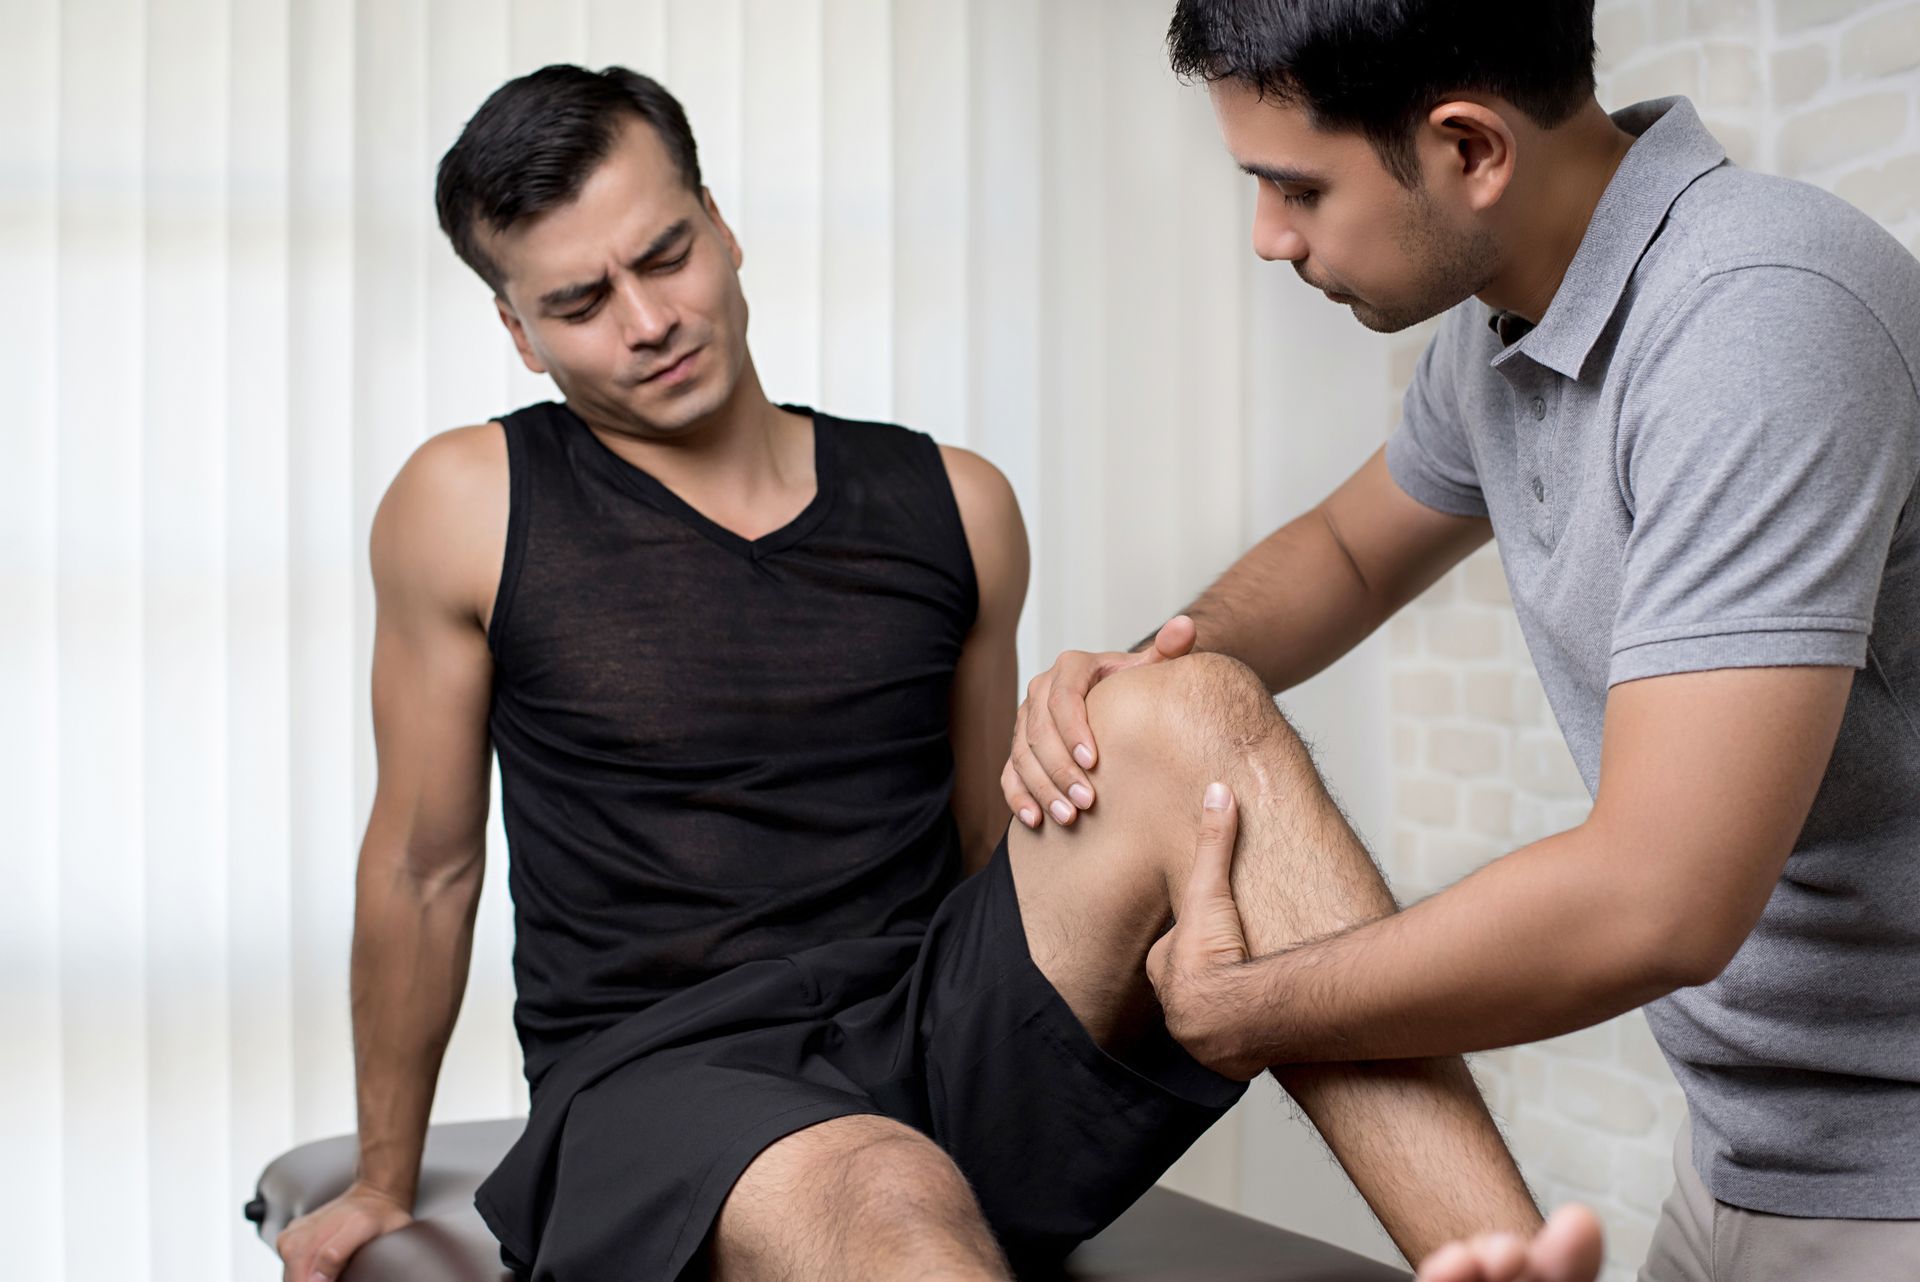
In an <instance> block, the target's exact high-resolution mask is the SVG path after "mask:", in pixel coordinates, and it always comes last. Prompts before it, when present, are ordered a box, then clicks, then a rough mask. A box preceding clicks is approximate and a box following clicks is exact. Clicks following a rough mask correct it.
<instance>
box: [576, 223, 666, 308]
mask: <svg viewBox="0 0 1920 1282" xmlns="http://www.w3.org/2000/svg"><path fill="white" fill-rule="evenodd" d="M692 226H693V224H692V223H691V222H690V221H689V220H687V219H685V218H682V219H681V220H680V221H679V222H676V223H674V224H673V225H672V226H671V227H669V228H667V229H666V230H665V231H663V232H661V233H660V234H659V235H658V236H655V237H654V238H653V243H652V244H650V245H648V246H647V247H646V248H645V249H643V250H641V251H640V256H639V257H638V258H636V259H634V260H633V262H632V263H630V264H629V266H631V267H632V268H633V269H634V270H635V271H643V270H645V269H646V267H647V266H648V265H649V264H651V263H652V262H653V260H654V259H656V258H658V257H660V255H662V254H664V253H666V252H667V251H668V250H669V249H672V248H673V246H674V244H675V243H676V242H678V241H679V240H680V238H681V237H683V236H685V235H686V234H687V231H688V229H689V228H691V227H692ZM611 284H612V282H611V281H609V280H608V279H607V277H606V274H605V273H604V272H603V273H601V275H600V276H598V277H597V278H595V279H593V280H588V281H581V282H580V283H579V284H577V285H563V286H561V287H560V288H559V289H554V290H549V291H547V292H546V293H544V294H542V295H540V306H541V307H542V308H544V309H545V310H547V311H550V312H552V311H560V310H563V309H565V308H567V307H571V306H572V305H573V304H575V303H584V302H585V301H586V300H587V299H589V298H592V297H595V296H596V295H599V294H602V293H604V292H606V290H607V288H608V287H609V286H610V285H611Z"/></svg>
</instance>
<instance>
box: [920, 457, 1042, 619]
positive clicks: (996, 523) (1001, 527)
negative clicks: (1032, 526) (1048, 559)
mask: <svg viewBox="0 0 1920 1282" xmlns="http://www.w3.org/2000/svg"><path fill="white" fill-rule="evenodd" d="M940 457H941V461H942V462H944V463H945V464H946V468H947V480H948V483H949V484H951V485H952V486H953V497H954V501H955V502H956V503H957V504H958V505H959V508H960V523H961V524H962V525H963V526H965V527H966V531H967V548H968V550H969V551H971V552H972V553H973V573H974V577H975V578H976V579H977V580H979V584H980V608H981V612H982V614H983V615H985V614H989V613H999V612H1001V611H1004V610H1006V609H1011V610H1012V612H1013V613H1014V615H1015V616H1017V615H1018V614H1019V609H1020V604H1021V602H1023V601H1024V600H1025V599H1026V595H1027V529H1026V526H1025V524H1024V523H1023V522H1022V521H1021V519H1020V500H1019V499H1017V498H1016V497H1014V493H1013V486H1012V485H1010V484H1008V482H1007V478H1006V477H1005V476H1003V475H1001V473H1000V469H999V468H997V467H995V466H994V465H993V464H991V463H989V462H987V460H985V459H983V458H981V457H980V456H979V455H978V454H975V453H974V452H973V451H971V450H963V449H961V448H960V447H959V446H957V445H942V446H941V447H940Z"/></svg>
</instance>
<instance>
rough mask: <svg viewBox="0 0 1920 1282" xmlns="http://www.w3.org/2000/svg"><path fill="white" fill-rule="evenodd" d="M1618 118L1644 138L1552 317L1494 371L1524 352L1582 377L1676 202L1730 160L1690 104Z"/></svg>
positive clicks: (1613, 188) (1652, 105)
mask: <svg viewBox="0 0 1920 1282" xmlns="http://www.w3.org/2000/svg"><path fill="white" fill-rule="evenodd" d="M1613 120H1614V123H1615V124H1617V125H1619V126H1620V127H1621V128H1622V129H1624V130H1626V131H1627V132H1628V133H1631V134H1637V135H1638V136H1639V137H1638V139H1637V141H1635V142H1634V144H1633V146H1632V147H1630V148H1628V150H1627V154H1626V156H1625V158H1624V159H1622V160H1621V162H1620V168H1619V169H1618V170H1616V171H1615V172H1614V175H1613V180H1612V181H1611V182H1609V183H1608V184H1607V189H1606V191H1605V192H1603V193H1602V194H1601V196H1600V203H1599V204H1598V205H1596V206H1595V207H1594V211H1593V220H1592V221H1591V222H1589V223H1588V224H1587V233H1586V235H1585V236H1583V237H1581V239H1580V248H1579V250H1578V252H1576V253H1575V254H1574V256H1573V261H1572V262H1571V263H1569V264H1568V265H1567V274H1566V276H1565V277H1564V278H1563V279H1562V280H1561V282H1560V288H1559V289H1558V290H1556V291H1555V292H1554V295H1553V301H1552V302H1551V303H1549V304H1548V305H1547V314H1546V315H1545V316H1542V317H1541V318H1540V323H1539V324H1538V325H1535V326H1534V327H1533V328H1532V329H1531V330H1529V331H1527V332H1526V333H1525V334H1524V335H1522V336H1521V337H1520V338H1518V339H1517V340H1515V341H1514V342H1513V343H1511V344H1510V345H1508V346H1507V348H1506V349H1505V350H1504V351H1502V352H1501V353H1500V354H1499V355H1498V356H1496V357H1495V358H1494V361H1493V363H1494V365H1495V366H1496V367H1497V366H1500V365H1504V364H1505V363H1506V362H1507V361H1509V360H1511V359H1512V358H1513V356H1514V355H1515V353H1519V354H1521V355H1524V356H1526V357H1527V358H1528V359H1529V360H1532V361H1533V362H1535V363H1536V364H1539V365H1543V366H1545V367H1546V368H1548V369H1550V370H1553V371H1554V372H1555V373H1557V374H1560V375H1562V376H1563V377H1566V378H1572V379H1578V378H1579V377H1580V371H1581V369H1582V367H1584V366H1585V365H1586V363H1587V356H1588V354H1589V353H1591V352H1592V351H1593V345H1594V343H1595V342H1597V341H1598V340H1599V338H1600V333H1601V331H1602V330H1604V329H1605V328H1606V327H1607V322H1608V321H1609V320H1611V319H1612V318H1613V313H1614V310H1615V309H1616V308H1617V307H1618V306H1619V304H1620V295H1621V294H1622V293H1624V292H1625V290H1626V288H1627V281H1628V280H1629V279H1630V278H1631V277H1632V276H1633V269H1634V268H1635V267H1637V266H1639V263H1640V258H1641V256H1642V255H1643V254H1645V253H1646V251H1647V247H1648V246H1649V245H1651V244H1652V243H1653V240H1654V237H1655V236H1656V235H1658V234H1659V231H1660V226H1661V224H1662V223H1663V222H1665V221H1666V217H1667V211H1668V210H1669V209H1671V208H1672V207H1673V202H1674V201H1675V200H1677V199H1679V197H1680V193H1681V192H1683V191H1685V190H1686V189H1687V188H1688V187H1689V186H1690V185H1691V184H1692V183H1693V181H1694V180H1695V179H1696V178H1698V177H1700V175H1701V174H1704V173H1706V172H1707V171H1708V170H1710V169H1712V168H1714V167H1715V166H1716V165H1718V164H1720V163H1721V162H1722V161H1724V160H1725V159H1726V158H1727V153H1726V150H1725V149H1724V148H1722V147H1721V145H1720V143H1719V142H1718V140H1716V139H1715V138H1714V136H1713V135H1712V134H1711V133H1709V132H1707V127H1706V126H1705V125H1703V124H1701V123H1700V117H1699V115H1698V113H1696V112H1695V111H1694V109H1693V104H1692V103H1690V102H1688V101H1687V100H1686V99H1685V98H1656V99H1654V100H1653V101H1651V102H1642V103H1637V104H1635V105H1634V106H1631V107H1627V108H1625V109H1624V110H1621V111H1616V112H1614V113H1613ZM1507 316H1508V314H1507V313H1505V312H1493V313H1491V314H1490V316H1489V318H1488V321H1489V324H1490V325H1492V327H1493V329H1494V332H1495V333H1496V334H1498V333H1500V332H1501V328H1500V323H1501V321H1502V320H1503V318H1507ZM1511 319H1512V320H1518V318H1517V317H1514V318H1511Z"/></svg>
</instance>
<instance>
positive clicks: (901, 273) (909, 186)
mask: <svg viewBox="0 0 1920 1282" xmlns="http://www.w3.org/2000/svg"><path fill="white" fill-rule="evenodd" d="M971 8H972V4H971V0H949V2H948V3H944V4H897V5H895V6H894V11H893V64H894V65H893V76H894V81H893V84H894V95H893V181H894V194H893V217H894V232H893V248H894V258H893V285H894V310H893V356H894V365H893V371H894V372H893V405H894V414H895V415H896V416H897V417H898V418H899V420H900V421H901V422H902V423H907V424H911V425H912V426H914V427H916V428H919V429H920V430H921V431H923V432H931V433H932V434H933V435H934V436H936V437H938V438H939V439H940V440H942V441H947V442H950V443H953V444H957V445H965V444H967V443H968V440H969V434H968V430H967V421H968V413H967V377H966V371H967V368H968V361H969V359H970V355H969V353H968V350H967V320H966V313H965V311H964V309H963V308H962V307H961V305H960V302H961V300H962V299H964V298H965V297H966V293H967V273H968V271H969V270H970V263H971V256H972V247H971V246H970V245H969V243H968V238H967V231H968V226H967V186H968V181H969V173H968V166H967V154H968V153H967V138H968V133H969V126H970V121H969V119H968V115H969V113H970V112H971V111H973V110H975V109H976V107H975V104H974V103H973V102H972V100H971V98H970V96H969V94H968V83H967V66H968V62H969V50H968V40H967V15H968V12H969V11H970V9H971Z"/></svg>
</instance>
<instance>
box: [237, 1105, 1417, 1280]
mask: <svg viewBox="0 0 1920 1282" xmlns="http://www.w3.org/2000/svg"><path fill="white" fill-rule="evenodd" d="M520 1127H521V1122H520V1121H519V1120H517V1119H513V1120H505V1121H497V1122H456V1123H450V1124H447V1125H442V1126H435V1127H433V1128H432V1129H431V1130H430V1131H429V1132H428V1134H427V1149H426V1156H425V1160H424V1161H423V1163H422V1166H421V1172H420V1194H419V1198H418V1200H417V1201H416V1203H415V1206H414V1213H415V1216H416V1219H415V1222H414V1223H413V1224H411V1225H409V1226H408V1227H407V1228H404V1229H401V1230H400V1231H399V1232H397V1233H389V1234H387V1235H386V1236H385V1237H382V1238H378V1239H376V1240H375V1241H373V1242H372V1243H370V1244H369V1245H368V1246H367V1247H366V1248H365V1249H364V1250H362V1251H361V1252H360V1253H359V1254H358V1255H356V1256H355V1257H354V1258H353V1261H352V1263H351V1264H349V1265H348V1266H347V1271H346V1273H345V1275H344V1276H343V1277H342V1278H341V1279H340V1282H511V1275H510V1274H509V1273H508V1272H507V1271H506V1270H505V1269H503V1268H502V1267H501V1266H500V1248H499V1247H498V1246H497V1245H496V1244H495V1242H494V1240H493V1235H492V1234H490V1233H489V1232H488V1231H487V1227H486V1225H485V1224H484V1223H482V1222H481V1219H480V1215H479V1212H477V1211H475V1210H474V1208H473V1190H474V1189H475V1188H476V1187H478V1185H479V1184H480V1182H481V1181H482V1180H484V1179H485V1178H486V1177H487V1174H488V1172H490V1171H491V1170H493V1168H494V1165H495V1164H496V1163H497V1162H498V1161H499V1160H500V1158H501V1157H502V1156H503V1155H504V1154H505V1153H506V1151H507V1149H508V1148H509V1147H510V1146H511V1145H512V1144H513V1141H514V1139H515V1138H516V1137H517V1136H518V1135H519V1134H520ZM354 1157H355V1145H354V1138H353V1137H352V1136H351V1135H339V1136H335V1137H333V1138H331V1139H324V1140H315V1141H314V1142H312V1143H310V1144H302V1145H301V1146H300V1147H298V1148H295V1149H291V1150H289V1151H288V1152H286V1153H284V1154H282V1155H281V1156H280V1157H278V1158H276V1159H274V1161H273V1162H271V1163H270V1164H269V1165H268V1166H267V1169H266V1170H265V1171H263V1172H261V1175H260V1182H259V1187H258V1196H256V1197H255V1199H254V1201H253V1202H252V1203H251V1204H250V1205H249V1206H248V1207H247V1208H246V1214H247V1218H248V1219H251V1220H253V1221H254V1222H255V1223H257V1224H258V1225H259V1227H260V1236H261V1237H262V1238H264V1239H265V1240H266V1241H267V1242H268V1243H271V1242H272V1241H273V1239H274V1238H275V1237H276V1236H277V1235H278V1234H279V1232H280V1230H281V1229H282V1228H284V1227H286V1225H287V1222H288V1221H289V1220H291V1219H293V1218H295V1217H296V1216H299V1215H303V1214H305V1213H306V1212H307V1211H309V1210H311V1209H313V1208H314V1207H316V1206H318V1205H320V1204H321V1203H322V1202H325V1201H327V1200H329V1199H330V1198H333V1197H335V1196H337V1195H338V1194H339V1193H340V1192H341V1190H343V1189H345V1188H346V1187H347V1184H348V1183H349V1182H350V1181H351V1180H352V1178H353V1164H354ZM1059 1276H1060V1277H1062V1278H1066V1279H1075V1280H1084V1282H1100V1280H1103V1279H1116V1280H1118V1279H1126V1280H1127V1282H1406V1277H1407V1275H1406V1273H1404V1272H1402V1271H1400V1270H1396V1269H1390V1268H1388V1267H1386V1266H1385V1265H1382V1264H1377V1263H1375V1262H1374V1261H1372V1260H1368V1259H1365V1258H1364V1257H1362V1256H1358V1255H1355V1254H1353V1253H1352V1252H1351V1251H1344V1250H1341V1249H1340V1248H1339V1247H1336V1246H1329V1245H1328V1244H1327V1243H1325V1242H1319V1241H1315V1240H1314V1239H1313V1238H1309V1237H1302V1236H1301V1235H1300V1234H1298V1233H1289V1232H1288V1231H1286V1230H1285V1229H1278V1228H1274V1227H1273V1226H1272V1225H1269V1224H1263V1223H1261V1222H1260V1221H1258V1220H1254V1219H1249V1218H1248V1217H1246V1216H1244V1215H1236V1214H1234V1213H1233V1212H1231V1211H1223V1210H1220V1209H1219V1208H1218V1207H1214V1206H1210V1205H1208V1204H1207V1203H1205V1202H1201V1201H1197V1200H1196V1199H1194V1198H1190V1197H1185V1196H1182V1195H1181V1194H1178V1193H1174V1192H1172V1191H1170V1190H1167V1189H1160V1188H1156V1189H1153V1190H1150V1191H1149V1192H1148V1193H1147V1195H1146V1196H1145V1197H1143V1198H1141V1199H1140V1200H1139V1201H1138V1202H1137V1203H1135V1204H1134V1206H1133V1208H1132V1209H1131V1210H1129V1211H1128V1212H1127V1213H1126V1214H1125V1215H1123V1216H1121V1217H1120V1219H1119V1220H1117V1221H1116V1222H1115V1223H1114V1224H1113V1225H1111V1226H1110V1227H1109V1228H1108V1229H1107V1231H1106V1232H1104V1233H1102V1234H1101V1235H1100V1236H1099V1237H1097V1238H1094V1239H1093V1240H1092V1241H1091V1242H1088V1243H1086V1244H1085V1245H1084V1246H1082V1247H1081V1248H1080V1249H1079V1250H1078V1251H1075V1252H1074V1253H1073V1257H1072V1258H1071V1259H1070V1260H1068V1262H1067V1266H1066V1269H1065V1272H1064V1273H1063V1274H1061V1275H1059ZM1030 1282H1037V1280H1030Z"/></svg>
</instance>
